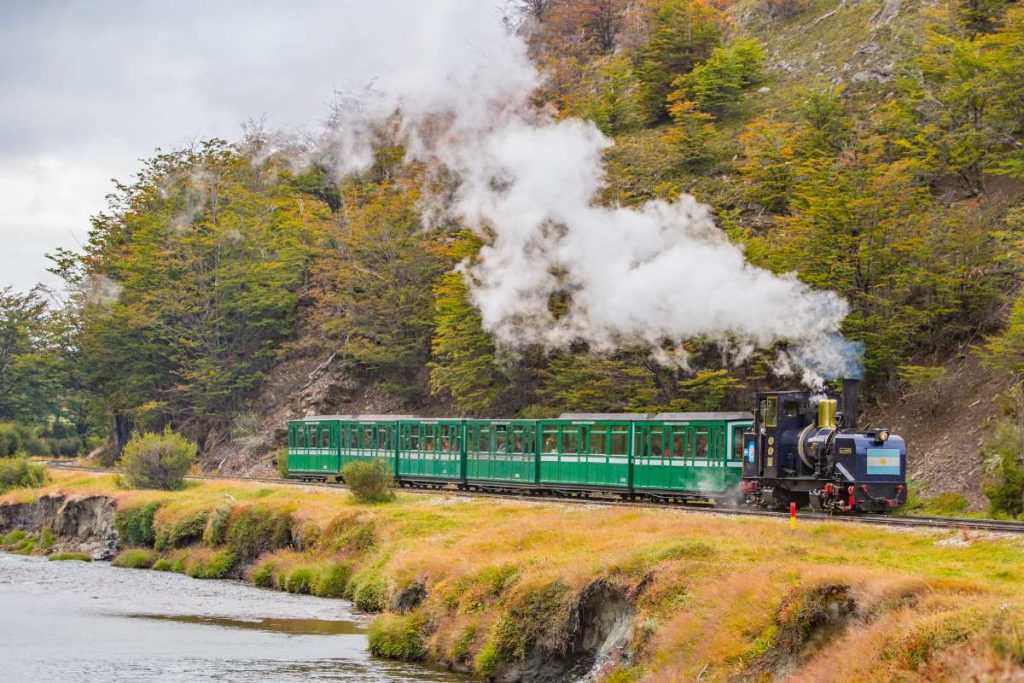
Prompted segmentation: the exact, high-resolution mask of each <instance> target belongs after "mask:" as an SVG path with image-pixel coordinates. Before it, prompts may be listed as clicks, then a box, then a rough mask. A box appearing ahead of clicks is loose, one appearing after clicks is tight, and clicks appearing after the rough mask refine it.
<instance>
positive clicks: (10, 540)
mask: <svg viewBox="0 0 1024 683" xmlns="http://www.w3.org/2000/svg"><path fill="white" fill-rule="evenodd" d="M25 536H26V534H25V532H24V531H23V530H22V529H15V530H14V531H12V532H10V533H9V534H7V535H6V536H0V546H3V547H4V549H7V548H13V547H14V546H16V545H18V543H20V542H21V541H22V540H24V538H25Z"/></svg>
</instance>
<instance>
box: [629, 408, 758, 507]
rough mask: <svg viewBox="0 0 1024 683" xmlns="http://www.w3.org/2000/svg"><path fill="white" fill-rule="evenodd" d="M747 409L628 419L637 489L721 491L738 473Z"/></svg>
mask: <svg viewBox="0 0 1024 683" xmlns="http://www.w3.org/2000/svg"><path fill="white" fill-rule="evenodd" d="M751 425H753V420H752V417H751V415H750V414H749V413H739V412H737V413H657V414H654V415H650V416H648V417H647V418H646V419H644V420H642V421H637V422H634V423H633V448H632V455H633V482H632V486H633V489H634V490H637V491H648V492H660V493H674V492H677V491H692V492H699V493H724V492H726V491H729V490H730V489H733V488H734V487H736V486H737V485H738V484H739V481H740V478H741V476H742V474H743V432H744V431H746V430H748V429H750V427H751Z"/></svg>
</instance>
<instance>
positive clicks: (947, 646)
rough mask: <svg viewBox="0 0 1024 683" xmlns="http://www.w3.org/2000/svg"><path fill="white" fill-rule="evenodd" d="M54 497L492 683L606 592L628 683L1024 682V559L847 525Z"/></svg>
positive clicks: (554, 640)
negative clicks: (619, 618)
mask: <svg viewBox="0 0 1024 683" xmlns="http://www.w3.org/2000/svg"><path fill="white" fill-rule="evenodd" d="M52 477H53V481H52V483H51V484H50V485H49V486H48V487H47V488H44V489H43V492H46V491H55V490H60V491H63V492H66V493H104V494H107V495H110V496H112V497H113V498H115V499H116V500H117V508H118V513H117V526H118V528H119V531H120V532H121V536H122V539H123V540H124V541H127V544H128V545H130V546H133V547H131V548H129V549H127V550H126V551H124V552H123V553H122V555H121V556H120V557H119V558H118V560H117V562H118V564H120V565H122V566H127V567H149V568H152V569H160V570H166V571H178V572H183V573H186V574H189V575H191V576H196V577H199V578H217V577H223V576H241V577H244V578H246V579H247V580H249V581H251V582H253V583H255V584H257V585H260V586H266V587H270V588H277V589H280V590H288V591H291V592H295V593H310V594H314V595H322V596H327V597H345V598H349V599H351V600H353V601H354V602H355V604H356V605H357V606H358V607H359V608H360V609H363V610H366V611H371V612H383V614H382V615H381V616H380V617H378V619H377V621H376V622H375V623H374V624H373V625H372V628H371V633H370V636H371V647H372V649H374V651H375V652H377V653H379V654H382V655H386V656H392V657H399V658H405V659H429V660H432V661H437V662H440V663H444V664H447V665H450V666H454V667H458V668H468V669H472V670H475V671H476V672H477V673H479V674H483V675H486V674H489V673H493V672H495V671H499V670H501V669H503V668H506V667H508V666H510V665H517V664H519V663H521V662H523V661H524V660H528V659H530V657H531V656H535V655H537V653H541V654H544V655H545V656H548V657H555V656H557V655H559V654H564V653H566V652H567V651H569V650H571V649H572V648H573V647H577V646H578V643H574V640H573V639H574V630H573V628H574V627H573V624H574V623H579V622H580V615H581V614H582V615H583V616H584V617H585V616H586V615H587V614H589V612H588V611H587V609H581V605H583V604H584V603H585V600H584V598H585V596H587V595H594V594H595V593H594V590H595V586H600V587H601V590H602V591H605V593H602V595H604V594H607V595H613V594H614V595H618V596H621V599H623V600H624V603H623V604H628V605H629V609H630V610H631V617H632V624H633V640H632V648H631V649H632V652H633V657H632V659H631V660H623V661H619V662H617V663H614V665H613V666H611V667H610V670H609V673H608V676H607V679H608V680H613V681H629V680H651V681H678V680H693V679H695V678H697V677H698V675H700V674H701V672H703V676H702V678H701V680H704V681H711V680H725V679H731V678H735V677H739V678H742V679H750V680H757V679H764V678H771V677H793V678H796V679H801V680H850V679H854V678H858V679H863V680H889V679H890V678H892V677H894V676H898V677H902V678H904V679H909V680H935V679H941V678H948V679H954V680H960V679H964V678H969V677H970V676H971V675H979V676H982V677H984V676H993V675H998V673H999V672H1000V671H1003V670H1010V668H1011V667H1021V666H1024V616H1022V615H1024V612H1022V608H1024V597H1022V595H1021V590H1020V587H1021V585H1022V581H1024V543H1022V541H1021V540H1019V539H1018V540H1014V539H994V538H991V537H987V536H981V535H979V536H974V535H962V534H960V533H939V532H935V533H930V532H929V533H921V532H906V531H889V530H882V529H878V528H873V527H867V526H860V525H856V526H850V525H846V524H829V523H814V524H812V523H801V524H799V526H798V528H797V529H796V530H795V531H792V530H790V529H789V528H788V527H787V525H786V524H785V522H779V521H776V520H749V519H735V518H728V517H724V516H711V515H702V514H691V513H686V512H683V511H671V510H670V511H663V510H633V509H609V508H602V507H598V506H591V505H576V504H559V503H536V502H532V501H523V502H517V501H497V500H488V499H467V498H464V497H455V496H445V495H411V494H403V495H399V498H398V500H397V501H396V502H394V503H389V504H384V505H376V506H366V505H356V504H354V503H353V502H352V501H351V498H350V496H349V495H348V494H347V493H345V492H340V491H331V490H324V489H316V488H308V489H307V488H298V487H291V486H267V485H260V484H250V483H244V482H190V483H189V486H188V488H187V489H186V490H184V491H179V492H174V493H163V492H155V491H152V492H151V491H123V490H118V489H117V488H116V487H115V486H114V484H113V481H112V479H111V478H109V477H106V476H99V475H89V474H81V473H67V472H54V473H53V474H52ZM39 493H40V491H38V490H36V491H31V492H24V491H15V492H12V493H10V494H8V495H7V496H6V497H4V499H12V498H17V499H19V500H24V499H26V498H31V497H34V496H37V495H39ZM19 542H20V541H19ZM581 596H583V597H581ZM577 630H578V629H577ZM826 653H827V654H826Z"/></svg>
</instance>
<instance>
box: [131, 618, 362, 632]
mask: <svg viewBox="0 0 1024 683" xmlns="http://www.w3.org/2000/svg"><path fill="white" fill-rule="evenodd" d="M126 616H128V617H129V618H131V619H155V620H157V621H176V622H180V623H182V624H203V625H205V626H221V627H224V628H240V629H246V630H250V631H266V632H267V633H288V634H291V635H295V636H350V635H353V634H356V633H362V632H363V629H362V627H361V626H360V625H358V624H355V623H353V622H351V621H329V620H327V619H275V618H273V617H264V618H263V619H232V618H230V617H211V616H208V615H202V614H173V615H168V614H128V615H126Z"/></svg>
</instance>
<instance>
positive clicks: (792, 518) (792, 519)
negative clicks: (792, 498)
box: [789, 503, 796, 529]
mask: <svg viewBox="0 0 1024 683" xmlns="http://www.w3.org/2000/svg"><path fill="white" fill-rule="evenodd" d="M789 528H790V529H795V528H796V503H790V504H789Z"/></svg>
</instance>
